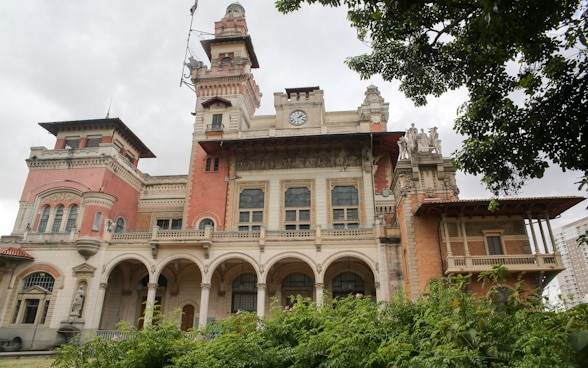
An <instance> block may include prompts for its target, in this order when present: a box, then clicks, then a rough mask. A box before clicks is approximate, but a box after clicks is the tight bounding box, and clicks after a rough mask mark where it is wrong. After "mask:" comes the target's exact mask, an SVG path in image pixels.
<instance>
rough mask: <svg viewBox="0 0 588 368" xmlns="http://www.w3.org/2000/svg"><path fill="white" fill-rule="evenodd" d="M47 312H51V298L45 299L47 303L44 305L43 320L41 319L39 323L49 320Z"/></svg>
mask: <svg viewBox="0 0 588 368" xmlns="http://www.w3.org/2000/svg"><path fill="white" fill-rule="evenodd" d="M47 312H49V300H45V304H44V305H43V314H42V315H41V321H39V323H41V324H43V323H45V321H46V320H47Z"/></svg>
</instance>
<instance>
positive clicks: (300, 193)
mask: <svg viewBox="0 0 588 368" xmlns="http://www.w3.org/2000/svg"><path fill="white" fill-rule="evenodd" d="M284 207H285V211H286V212H285V227H286V230H308V229H310V190H309V189H308V188H304V187H302V188H288V190H286V193H285V195H284Z"/></svg>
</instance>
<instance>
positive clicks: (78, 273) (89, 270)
mask: <svg viewBox="0 0 588 368" xmlns="http://www.w3.org/2000/svg"><path fill="white" fill-rule="evenodd" d="M72 271H73V276H74V277H93V276H94V272H96V267H94V266H92V265H90V264H88V263H82V264H80V265H78V266H75V267H74V268H72Z"/></svg>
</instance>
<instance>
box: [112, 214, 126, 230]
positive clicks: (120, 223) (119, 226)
mask: <svg viewBox="0 0 588 368" xmlns="http://www.w3.org/2000/svg"><path fill="white" fill-rule="evenodd" d="M124 231H125V219H123V218H122V217H119V218H117V219H116V225H115V226H114V232H115V233H117V234H120V233H122V232H124Z"/></svg>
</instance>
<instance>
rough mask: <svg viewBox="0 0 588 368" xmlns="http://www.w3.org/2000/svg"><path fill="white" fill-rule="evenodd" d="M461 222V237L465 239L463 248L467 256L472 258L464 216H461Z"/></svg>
mask: <svg viewBox="0 0 588 368" xmlns="http://www.w3.org/2000/svg"><path fill="white" fill-rule="evenodd" d="M459 222H460V224H461V235H462V237H463V248H464V252H465V256H466V257H469V256H470V248H469V247H468V235H467V233H466V227H465V221H464V220H463V214H459Z"/></svg>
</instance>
